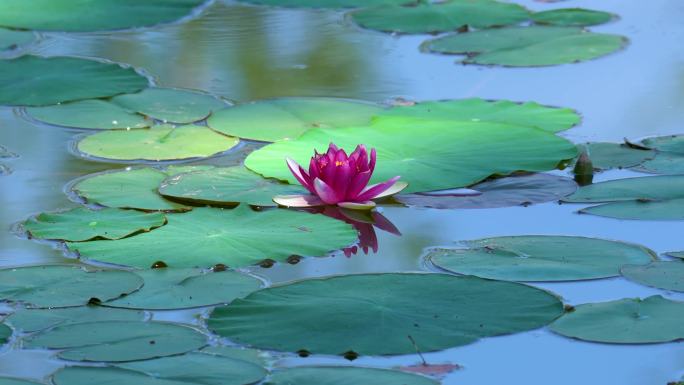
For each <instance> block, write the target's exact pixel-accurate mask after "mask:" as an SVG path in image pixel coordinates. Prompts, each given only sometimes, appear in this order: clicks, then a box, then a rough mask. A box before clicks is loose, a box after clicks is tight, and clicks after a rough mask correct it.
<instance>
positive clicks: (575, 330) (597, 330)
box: [550, 296, 684, 344]
mask: <svg viewBox="0 0 684 385" xmlns="http://www.w3.org/2000/svg"><path fill="white" fill-rule="evenodd" d="M683 317H684V302H677V301H671V300H669V299H665V298H663V297H661V296H652V297H648V298H646V299H643V300H641V299H638V298H626V299H621V300H617V301H610V302H602V303H588V304H584V305H579V306H577V307H576V308H575V310H574V311H573V312H570V313H567V314H565V315H564V316H563V317H561V318H559V319H558V320H557V321H556V322H554V323H552V324H551V326H550V328H551V330H552V331H554V332H556V333H558V334H561V335H564V336H566V337H571V338H577V339H580V340H585V341H593V342H604V343H613V344H649V343H660V342H670V341H676V340H681V339H684V322H682V318H683Z"/></svg>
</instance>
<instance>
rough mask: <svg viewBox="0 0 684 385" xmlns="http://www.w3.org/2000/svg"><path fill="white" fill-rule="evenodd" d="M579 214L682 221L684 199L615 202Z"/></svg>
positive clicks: (588, 208)
mask: <svg viewBox="0 0 684 385" xmlns="http://www.w3.org/2000/svg"><path fill="white" fill-rule="evenodd" d="M579 212H580V213H582V214H592V215H598V216H601V217H608V218H615V219H634V220H644V221H647V220H651V221H681V220H684V199H681V198H680V199H669V200H664V201H649V200H636V201H626V202H613V203H606V204H603V205H599V206H593V207H587V208H585V209H582V210H579Z"/></svg>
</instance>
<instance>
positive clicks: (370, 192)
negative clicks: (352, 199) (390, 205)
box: [356, 176, 406, 201]
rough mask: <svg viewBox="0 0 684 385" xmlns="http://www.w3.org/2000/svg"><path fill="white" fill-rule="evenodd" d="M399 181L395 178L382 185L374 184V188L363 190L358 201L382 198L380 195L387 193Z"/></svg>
mask: <svg viewBox="0 0 684 385" xmlns="http://www.w3.org/2000/svg"><path fill="white" fill-rule="evenodd" d="M397 180H399V177H398V176H395V177H394V178H392V179H390V180H388V181H386V182H382V183H378V184H374V185H372V186H368V187H366V188H365V189H363V191H361V194H359V196H357V197H356V199H357V200H359V201H366V200H371V199H374V198H377V197H378V196H380V194H382V193H383V192H385V191H387V190H388V189H389V188H390V187H392V186H394V184H395V183H396V182H397ZM404 188H406V186H404V187H402V189H404ZM399 191H401V190H399ZM382 196H386V195H382Z"/></svg>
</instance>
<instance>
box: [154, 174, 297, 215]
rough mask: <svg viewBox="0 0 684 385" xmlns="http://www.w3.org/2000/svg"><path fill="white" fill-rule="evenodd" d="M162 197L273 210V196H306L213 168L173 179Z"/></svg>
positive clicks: (277, 183) (163, 188) (164, 185)
mask: <svg viewBox="0 0 684 385" xmlns="http://www.w3.org/2000/svg"><path fill="white" fill-rule="evenodd" d="M159 193H160V194H161V195H163V196H166V197H170V198H174V199H178V200H185V201H190V202H195V203H200V204H214V205H235V204H237V203H240V202H243V203H247V204H250V205H254V206H276V204H275V203H274V202H273V197H275V196H276V195H297V194H307V191H306V190H305V189H304V188H302V187H299V186H295V185H290V184H286V183H282V182H280V181H278V180H275V179H265V178H262V177H261V176H259V175H257V174H255V173H253V172H251V171H249V170H246V169H245V168H243V167H225V168H214V169H211V170H205V171H197V172H191V173H186V174H181V175H176V176H173V177H170V178H168V179H166V180H165V181H164V182H163V183H162V184H161V187H159Z"/></svg>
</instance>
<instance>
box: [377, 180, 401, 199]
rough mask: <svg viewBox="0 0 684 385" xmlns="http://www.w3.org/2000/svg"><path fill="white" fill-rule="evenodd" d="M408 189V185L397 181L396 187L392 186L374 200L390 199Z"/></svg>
mask: <svg viewBox="0 0 684 385" xmlns="http://www.w3.org/2000/svg"><path fill="white" fill-rule="evenodd" d="M406 187H408V183H406V182H401V181H397V182H396V183H394V185H392V187H390V188H388V189H387V190H385V191H383V192H382V193H380V194H378V195H376V196H375V198H373V199H380V198H385V197H389V196H392V195H396V194H399V193H400V192H401V191H402V190H404V189H405V188H406Z"/></svg>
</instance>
